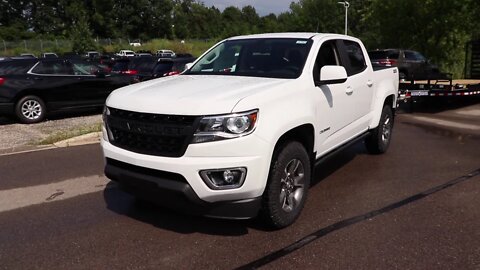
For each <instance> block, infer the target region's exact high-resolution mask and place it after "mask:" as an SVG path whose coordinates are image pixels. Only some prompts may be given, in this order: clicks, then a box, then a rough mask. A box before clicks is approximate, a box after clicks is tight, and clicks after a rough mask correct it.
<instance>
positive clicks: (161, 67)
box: [153, 62, 173, 74]
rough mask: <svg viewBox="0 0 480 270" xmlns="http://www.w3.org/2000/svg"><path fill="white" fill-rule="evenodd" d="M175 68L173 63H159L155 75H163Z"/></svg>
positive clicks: (154, 71)
mask: <svg viewBox="0 0 480 270" xmlns="http://www.w3.org/2000/svg"><path fill="white" fill-rule="evenodd" d="M172 67H173V62H159V63H158V64H157V65H156V66H155V69H154V70H153V73H155V74H163V73H167V72H170V71H172Z"/></svg>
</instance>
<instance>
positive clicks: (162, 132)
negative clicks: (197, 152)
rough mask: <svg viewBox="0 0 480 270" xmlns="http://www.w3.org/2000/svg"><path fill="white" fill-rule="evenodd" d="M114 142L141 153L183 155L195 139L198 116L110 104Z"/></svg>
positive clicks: (109, 126)
mask: <svg viewBox="0 0 480 270" xmlns="http://www.w3.org/2000/svg"><path fill="white" fill-rule="evenodd" d="M109 111H110V115H108V116H107V119H106V121H107V126H108V129H109V131H110V143H112V144H113V145H115V146H117V147H120V148H123V149H126V150H129V151H132V152H136V153H140V154H147V155H155V156H165V157H181V156H183V154H184V153H185V151H186V149H187V147H188V144H189V143H190V141H191V140H192V137H193V133H194V132H195V130H196V128H197V125H198V122H199V120H200V118H199V117H197V116H182V115H163V114H151V113H140V112H131V111H125V110H119V109H114V108H109Z"/></svg>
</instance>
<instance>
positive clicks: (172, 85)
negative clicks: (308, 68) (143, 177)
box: [106, 75, 290, 115]
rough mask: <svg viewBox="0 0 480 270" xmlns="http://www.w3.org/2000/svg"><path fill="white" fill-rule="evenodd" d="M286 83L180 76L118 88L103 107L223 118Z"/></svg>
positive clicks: (236, 78)
mask: <svg viewBox="0 0 480 270" xmlns="http://www.w3.org/2000/svg"><path fill="white" fill-rule="evenodd" d="M288 81H290V80H288V79H276V78H258V77H241V76H228V75H224V76H220V75H218V76H217V75H179V76H172V77H167V78H161V79H157V80H152V81H147V82H143V83H138V84H134V85H130V86H127V87H123V88H120V89H118V90H115V91H113V92H112V93H111V94H110V96H109V97H108V99H107V102H106V104H107V106H110V107H114V108H118V109H123V110H128V111H137V112H146V113H158V114H176V115H208V114H223V113H229V112H231V111H232V109H233V107H234V106H235V105H236V104H237V103H238V102H239V101H240V100H242V99H243V98H245V97H247V96H250V95H254V94H257V93H260V92H261V91H265V90H267V89H271V88H272V87H276V86H279V85H281V84H285V83H287V82H288ZM252 109H254V108H252Z"/></svg>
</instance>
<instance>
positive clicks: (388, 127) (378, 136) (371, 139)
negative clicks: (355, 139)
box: [365, 105, 394, 154]
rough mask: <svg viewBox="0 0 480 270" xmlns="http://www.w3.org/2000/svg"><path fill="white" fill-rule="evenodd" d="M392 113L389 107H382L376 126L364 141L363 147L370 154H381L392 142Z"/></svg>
mask: <svg viewBox="0 0 480 270" xmlns="http://www.w3.org/2000/svg"><path fill="white" fill-rule="evenodd" d="M393 122H394V117H393V111H392V107H390V105H384V106H383V109H382V115H381V116H380V122H379V123H378V126H377V127H376V128H375V129H373V130H372V131H371V132H370V135H369V136H368V137H367V138H366V139H365V146H366V147H367V151H368V152H369V153H370V154H383V153H385V152H386V151H387V149H388V146H389V145H390V141H391V140H392V131H393Z"/></svg>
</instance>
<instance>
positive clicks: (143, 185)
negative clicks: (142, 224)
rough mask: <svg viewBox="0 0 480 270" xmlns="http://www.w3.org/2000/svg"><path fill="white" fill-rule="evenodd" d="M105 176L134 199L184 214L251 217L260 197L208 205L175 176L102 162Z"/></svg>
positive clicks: (235, 217)
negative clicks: (140, 199) (143, 200)
mask: <svg viewBox="0 0 480 270" xmlns="http://www.w3.org/2000/svg"><path fill="white" fill-rule="evenodd" d="M105 175H106V176H107V177H108V178H110V179H112V180H114V181H116V182H118V183H119V184H120V187H121V189H122V190H124V191H126V192H128V193H130V194H132V195H134V196H135V197H138V198H142V199H145V200H148V201H150V202H153V203H156V204H159V205H162V206H165V207H168V208H171V209H175V210H180V211H182V212H186V213H189V214H193V215H202V216H208V217H216V218H228V219H247V218H252V217H255V216H256V215H257V214H258V210H259V209H260V206H261V197H257V198H251V199H244V200H234V201H222V202H215V203H208V202H205V201H203V200H201V199H200V198H199V197H198V196H197V195H196V194H195V192H194V191H193V189H192V187H191V186H190V185H189V184H188V183H187V181H186V180H185V178H183V176H181V175H179V174H175V173H169V172H163V171H157V170H152V169H146V168H143V167H138V166H134V165H130V164H127V163H124V162H120V161H116V160H113V159H107V160H106V166H105Z"/></svg>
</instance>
